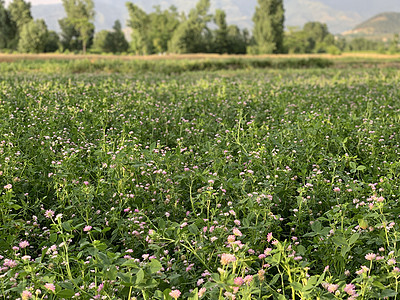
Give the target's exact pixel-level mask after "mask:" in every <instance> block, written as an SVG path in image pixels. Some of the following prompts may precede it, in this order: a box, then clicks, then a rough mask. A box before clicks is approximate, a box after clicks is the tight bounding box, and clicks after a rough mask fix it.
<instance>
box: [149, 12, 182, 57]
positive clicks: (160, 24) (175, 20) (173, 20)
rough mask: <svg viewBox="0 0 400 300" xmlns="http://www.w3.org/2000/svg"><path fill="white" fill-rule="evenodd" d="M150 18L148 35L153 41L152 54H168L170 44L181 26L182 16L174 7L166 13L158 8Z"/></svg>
mask: <svg viewBox="0 0 400 300" xmlns="http://www.w3.org/2000/svg"><path fill="white" fill-rule="evenodd" d="M149 18H150V24H151V26H150V30H149V32H148V34H149V36H150V37H151V40H152V53H166V52H168V43H169V42H170V40H171V38H172V35H173V34H174V32H175V30H176V28H177V27H178V26H179V24H180V22H181V19H182V16H180V15H179V13H178V11H177V9H176V7H174V6H171V7H170V8H169V9H166V10H164V11H161V9H160V7H159V6H156V7H155V11H154V12H152V13H150V15H149Z"/></svg>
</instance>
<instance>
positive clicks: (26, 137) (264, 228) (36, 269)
mask: <svg viewBox="0 0 400 300" xmlns="http://www.w3.org/2000/svg"><path fill="white" fill-rule="evenodd" d="M135 63H136V62H135ZM18 64H19V63H17V64H16V65H18ZM49 64H50V65H57V64H56V63H55V62H49ZM58 64H59V66H60V68H63V66H64V64H66V62H64V61H60V62H58ZM166 64H167V63H166ZM184 64H188V62H187V61H184ZM128 65H129V64H128ZM30 66H35V67H37V68H39V66H40V62H32V64H31V62H30V63H29V64H28V65H27V66H25V67H26V68H29V67H30ZM21 68H22V67H21ZM48 70H50V67H48V65H44V72H43V73H37V74H35V73H33V72H32V73H30V72H27V73H26V74H22V73H18V72H17V74H13V73H6V74H5V73H1V74H2V75H0V100H1V102H0V114H1V117H2V120H3V121H2V122H1V124H0V136H1V137H2V138H1V139H0V188H1V192H0V225H1V226H0V265H1V268H0V297H2V298H4V299H6V298H12V299H15V298H18V297H19V298H22V299H30V298H32V299H42V298H43V297H47V298H48V299H61V298H79V299H134V298H135V297H136V298H138V299H174V298H175V299H176V298H179V299H198V298H202V299H234V298H235V297H236V299H267V298H270V299H356V298H357V299H382V298H385V297H388V298H392V299H396V298H397V294H398V279H399V276H400V269H399V266H398V261H399V259H400V257H399V250H398V240H399V232H400V224H399V222H398V221H397V220H398V217H399V215H400V207H399V205H398V199H399V174H400V173H399V160H398V157H399V151H400V149H399V138H398V134H399V129H400V122H399V121H400V119H399V111H400V107H399V103H400V101H399V98H400V92H399V89H398V83H399V79H400V72H399V71H398V70H397V69H363V68H355V69H336V68H309V69H289V68H285V69H281V70H278V69H268V70H259V69H253V68H252V69H245V70H229V71H213V72H209V71H208V72H183V71H182V73H180V72H176V73H175V72H172V73H171V72H158V73H147V72H142V73H140V72H132V73H130V74H104V73H99V74H91V73H84V74H70V73H68V72H67V73H65V74H50V73H49V72H48ZM86 71H93V70H92V69H86ZM178 73H180V74H178Z"/></svg>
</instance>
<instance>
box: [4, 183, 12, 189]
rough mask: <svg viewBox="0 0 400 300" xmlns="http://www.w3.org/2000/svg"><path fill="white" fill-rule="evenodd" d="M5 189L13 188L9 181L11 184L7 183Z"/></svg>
mask: <svg viewBox="0 0 400 300" xmlns="http://www.w3.org/2000/svg"><path fill="white" fill-rule="evenodd" d="M4 189H6V190H11V189H12V184H11V183H9V184H7V185H5V186H4Z"/></svg>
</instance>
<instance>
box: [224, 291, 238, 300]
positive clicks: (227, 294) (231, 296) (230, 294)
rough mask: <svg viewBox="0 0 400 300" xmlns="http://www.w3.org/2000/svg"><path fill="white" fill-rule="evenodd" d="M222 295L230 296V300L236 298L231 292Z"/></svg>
mask: <svg viewBox="0 0 400 300" xmlns="http://www.w3.org/2000/svg"><path fill="white" fill-rule="evenodd" d="M224 296H225V297H227V298H230V299H232V300H235V299H236V296H235V295H234V294H232V293H231V292H225V293H224Z"/></svg>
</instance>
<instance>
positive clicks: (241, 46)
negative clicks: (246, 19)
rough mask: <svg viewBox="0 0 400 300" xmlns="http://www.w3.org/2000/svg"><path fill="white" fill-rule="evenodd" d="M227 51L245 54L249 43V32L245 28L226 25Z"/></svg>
mask: <svg viewBox="0 0 400 300" xmlns="http://www.w3.org/2000/svg"><path fill="white" fill-rule="evenodd" d="M227 40H228V53H231V54H246V49H247V46H248V45H249V43H250V34H249V32H248V30H247V29H243V30H242V31H240V29H239V27H237V26H236V25H229V26H228V35H227Z"/></svg>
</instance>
